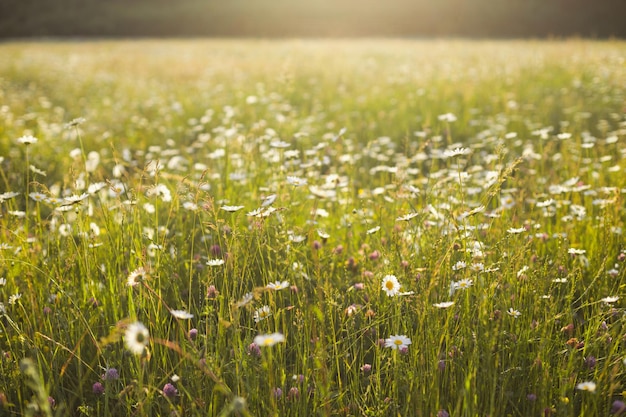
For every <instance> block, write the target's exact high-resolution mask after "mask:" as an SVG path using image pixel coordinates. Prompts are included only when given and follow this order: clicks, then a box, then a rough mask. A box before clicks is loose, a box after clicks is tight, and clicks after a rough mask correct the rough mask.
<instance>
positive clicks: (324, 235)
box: [317, 229, 330, 240]
mask: <svg viewBox="0 0 626 417" xmlns="http://www.w3.org/2000/svg"><path fill="white" fill-rule="evenodd" d="M317 235H318V236H319V237H321V238H322V239H324V240H326V239H328V238H329V237H330V235H329V234H328V233H326V232H325V231H323V230H320V229H317Z"/></svg>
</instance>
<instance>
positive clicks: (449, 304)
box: [433, 301, 454, 308]
mask: <svg viewBox="0 0 626 417" xmlns="http://www.w3.org/2000/svg"><path fill="white" fill-rule="evenodd" d="M453 305H454V301H444V302H441V303H435V304H433V306H435V307H437V308H448V307H452V306H453Z"/></svg>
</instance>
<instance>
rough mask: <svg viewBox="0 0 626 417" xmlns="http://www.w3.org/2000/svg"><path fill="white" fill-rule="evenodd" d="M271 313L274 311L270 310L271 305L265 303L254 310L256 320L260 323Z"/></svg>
mask: <svg viewBox="0 0 626 417" xmlns="http://www.w3.org/2000/svg"><path fill="white" fill-rule="evenodd" d="M271 315H272V311H271V310H270V307H269V306H268V305H264V306H263V307H261V308H259V309H257V310H256V311H255V312H254V322H255V323H258V322H260V321H263V320H265V319H266V318H268V317H269V316H271Z"/></svg>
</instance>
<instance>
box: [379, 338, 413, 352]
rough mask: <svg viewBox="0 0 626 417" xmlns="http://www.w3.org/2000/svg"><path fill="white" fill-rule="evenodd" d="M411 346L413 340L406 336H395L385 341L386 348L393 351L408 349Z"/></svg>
mask: <svg viewBox="0 0 626 417" xmlns="http://www.w3.org/2000/svg"><path fill="white" fill-rule="evenodd" d="M410 344H411V339H409V338H408V337H406V336H405V335H393V336H389V337H388V338H387V339H385V347H388V348H391V349H394V350H395V349H402V348H407V347H408V346H409V345H410Z"/></svg>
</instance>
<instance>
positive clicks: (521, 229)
mask: <svg viewBox="0 0 626 417" xmlns="http://www.w3.org/2000/svg"><path fill="white" fill-rule="evenodd" d="M525 231H526V229H525V228H524V226H522V227H518V228H515V227H511V228H510V229H508V230H507V231H506V232H507V233H508V234H511V235H517V234H519V233H523V232H525Z"/></svg>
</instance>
